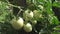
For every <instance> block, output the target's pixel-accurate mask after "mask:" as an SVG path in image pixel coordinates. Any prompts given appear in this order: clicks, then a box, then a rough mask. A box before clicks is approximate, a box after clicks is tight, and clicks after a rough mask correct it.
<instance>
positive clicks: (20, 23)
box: [11, 18, 24, 30]
mask: <svg viewBox="0 0 60 34" xmlns="http://www.w3.org/2000/svg"><path fill="white" fill-rule="evenodd" d="M11 24H12V27H13V28H14V29H16V30H19V29H21V28H22V27H23V24H24V21H23V19H22V18H19V19H18V20H14V19H13V20H12V23H11Z"/></svg>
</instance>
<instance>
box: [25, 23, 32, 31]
mask: <svg viewBox="0 0 60 34" xmlns="http://www.w3.org/2000/svg"><path fill="white" fill-rule="evenodd" d="M24 30H25V31H26V32H31V31H32V25H31V24H30V23H27V24H25V25H24Z"/></svg>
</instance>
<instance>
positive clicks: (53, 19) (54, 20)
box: [51, 16, 59, 25]
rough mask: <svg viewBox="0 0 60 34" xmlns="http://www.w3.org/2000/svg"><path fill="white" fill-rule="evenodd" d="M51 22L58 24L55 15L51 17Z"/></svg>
mask: <svg viewBox="0 0 60 34" xmlns="http://www.w3.org/2000/svg"><path fill="white" fill-rule="evenodd" d="M51 22H52V24H55V25H58V24H59V21H58V19H57V17H56V16H53V17H52V19H51Z"/></svg>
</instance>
